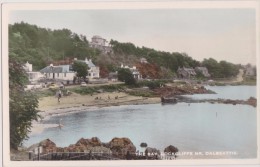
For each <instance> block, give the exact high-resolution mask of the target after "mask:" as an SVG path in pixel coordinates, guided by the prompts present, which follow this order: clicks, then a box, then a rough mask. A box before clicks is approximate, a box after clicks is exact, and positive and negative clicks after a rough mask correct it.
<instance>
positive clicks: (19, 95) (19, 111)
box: [9, 56, 40, 149]
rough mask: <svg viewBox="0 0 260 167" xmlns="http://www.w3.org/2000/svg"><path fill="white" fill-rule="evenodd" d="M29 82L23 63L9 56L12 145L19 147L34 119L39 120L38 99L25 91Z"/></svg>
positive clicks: (12, 146)
mask: <svg viewBox="0 0 260 167" xmlns="http://www.w3.org/2000/svg"><path fill="white" fill-rule="evenodd" d="M27 82H28V79H27V75H26V73H25V71H24V69H23V68H22V66H21V64H20V63H19V62H17V61H16V60H15V59H14V57H13V56H9V104H10V108H9V113H10V147H11V148H13V149H17V148H18V147H19V146H20V145H22V143H23V140H25V139H27V138H28V133H29V132H30V129H31V127H32V121H34V120H35V121H37V120H38V119H39V118H40V116H39V115H38V112H39V111H38V110H37V108H38V99H37V97H36V95H34V94H33V93H31V92H26V91H24V86H25V84H26V83H27Z"/></svg>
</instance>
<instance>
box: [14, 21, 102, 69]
mask: <svg viewBox="0 0 260 167" xmlns="http://www.w3.org/2000/svg"><path fill="white" fill-rule="evenodd" d="M9 52H10V54H11V55H13V56H14V57H15V58H16V59H17V60H19V61H21V62H22V63H25V62H26V61H29V63H31V64H33V68H34V70H39V69H41V68H44V67H45V66H46V65H47V64H50V62H52V61H55V60H62V59H65V58H75V57H76V58H79V59H85V57H88V58H92V60H95V58H96V56H97V55H98V54H99V53H100V52H99V51H97V50H96V49H93V48H90V47H89V43H88V41H87V39H86V36H84V35H78V34H76V33H72V32H71V31H70V30H68V29H62V30H50V29H46V28H39V27H37V26H35V25H30V24H27V23H23V22H21V23H15V24H13V25H9Z"/></svg>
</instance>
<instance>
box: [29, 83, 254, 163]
mask: <svg viewBox="0 0 260 167" xmlns="http://www.w3.org/2000/svg"><path fill="white" fill-rule="evenodd" d="M207 88H208V89H211V90H213V91H215V92H216V93H217V94H214V95H205V94H204V95H192V97H194V98H205V99H206V98H210V99H212V98H225V99H243V100H245V99H248V98H249V97H251V96H252V97H256V87H255V86H222V87H220V86H214V87H211V86H210V87H207ZM60 120H61V121H62V124H63V125H64V127H62V128H58V127H52V128H46V129H44V131H42V132H41V133H38V134H32V135H30V136H29V137H30V138H29V140H28V141H26V142H25V146H30V145H32V144H35V143H38V142H39V141H41V140H44V139H46V138H49V139H50V140H52V141H53V142H55V143H56V145H57V146H59V147H65V146H69V145H70V144H74V143H76V142H77V141H78V140H79V139H80V138H82V137H83V138H91V137H98V138H99V139H100V140H101V141H102V142H109V141H110V140H111V139H112V138H114V137H127V138H129V139H130V140H131V141H132V142H133V144H134V145H135V146H136V147H137V149H138V150H140V151H143V149H142V148H141V147H140V143H142V142H145V143H147V144H148V146H149V147H154V148H157V149H159V150H161V151H163V150H164V148H165V147H167V146H169V145H173V146H175V147H177V148H178V149H179V151H180V152H204V153H205V152H225V151H230V152H235V153H236V154H235V155H230V156H228V157H227V158H256V156H257V110H256V108H255V107H252V106H249V105H231V104H210V103H192V104H187V103H177V104H173V105H172V104H169V105H162V104H145V105H124V106H112V107H103V108H89V109H86V111H83V112H77V113H70V114H66V115H65V114H63V115H57V116H53V117H50V118H49V119H44V120H43V121H42V123H43V124H58V123H59V121H60ZM205 158H207V157H206V156H205Z"/></svg>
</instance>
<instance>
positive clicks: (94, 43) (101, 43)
mask: <svg viewBox="0 0 260 167" xmlns="http://www.w3.org/2000/svg"><path fill="white" fill-rule="evenodd" d="M106 43H107V40H106V39H104V38H102V37H100V36H98V35H95V36H93V37H92V39H91V42H90V47H92V48H95V49H98V50H100V51H101V52H103V53H111V52H112V48H111V46H108V45H107V44H106Z"/></svg>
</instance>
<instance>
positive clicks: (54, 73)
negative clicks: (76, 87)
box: [40, 64, 75, 81]
mask: <svg viewBox="0 0 260 167" xmlns="http://www.w3.org/2000/svg"><path fill="white" fill-rule="evenodd" d="M40 72H41V73H43V74H44V75H45V77H46V79H55V80H64V81H72V80H73V79H74V77H75V72H74V71H73V70H72V66H71V65H58V66H54V65H53V64H50V65H49V66H47V67H45V68H43V69H41V70H40Z"/></svg>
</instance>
